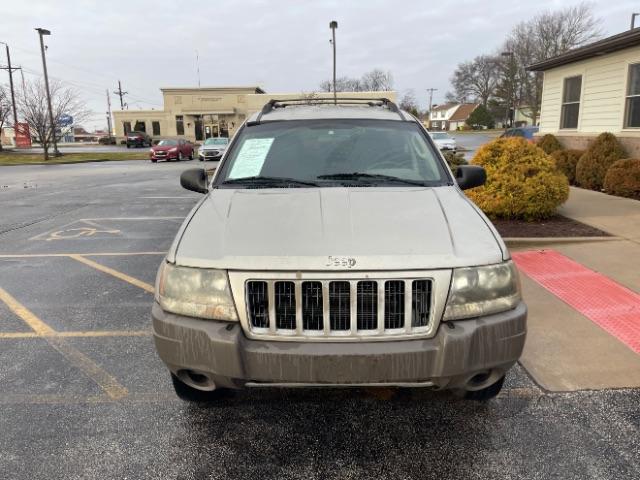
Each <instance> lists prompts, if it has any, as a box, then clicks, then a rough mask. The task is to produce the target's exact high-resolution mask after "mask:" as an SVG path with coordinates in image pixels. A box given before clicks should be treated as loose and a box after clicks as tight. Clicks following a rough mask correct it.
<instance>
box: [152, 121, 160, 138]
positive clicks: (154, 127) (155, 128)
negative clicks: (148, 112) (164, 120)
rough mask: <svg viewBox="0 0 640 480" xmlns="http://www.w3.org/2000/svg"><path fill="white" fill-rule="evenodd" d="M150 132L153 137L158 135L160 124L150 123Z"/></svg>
mask: <svg viewBox="0 0 640 480" xmlns="http://www.w3.org/2000/svg"><path fill="white" fill-rule="evenodd" d="M151 130H153V134H154V135H160V122H151Z"/></svg>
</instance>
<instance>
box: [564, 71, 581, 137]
mask: <svg viewBox="0 0 640 480" xmlns="http://www.w3.org/2000/svg"><path fill="white" fill-rule="evenodd" d="M581 90H582V75H578V76H577V77H569V78H565V79H564V88H563V91H562V113H561V115H560V128H578V115H579V114H580V91H581Z"/></svg>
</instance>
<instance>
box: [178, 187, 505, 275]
mask: <svg viewBox="0 0 640 480" xmlns="http://www.w3.org/2000/svg"><path fill="white" fill-rule="evenodd" d="M489 225H490V223H489V222H488V220H486V219H485V217H484V216H483V215H482V214H481V213H479V210H478V209H477V208H476V207H475V206H474V205H473V204H472V203H471V202H470V201H469V200H468V199H467V198H466V197H465V196H464V194H463V193H462V192H461V191H460V190H458V188H456V187H437V188H421V187H419V188H411V187H409V188H407V187H401V188H393V187H387V188H377V187H368V188H367V187H365V188H317V189H316V188H311V189H309V188H300V189H238V190H233V189H216V190H213V191H212V192H211V193H210V194H209V195H207V197H205V198H204V199H203V200H202V202H201V203H200V204H199V205H198V206H197V207H196V208H195V209H194V210H193V212H192V216H191V218H190V219H189V218H187V220H185V223H184V225H183V228H182V229H181V231H180V233H179V234H178V237H177V238H176V241H175V243H174V246H173V247H172V249H171V251H170V252H169V255H168V259H169V261H175V262H176V263H177V264H179V265H185V266H193V267H208V268H225V269H238V270H312V271H321V270H336V269H344V268H345V267H344V266H341V265H349V268H350V269H351V270H407V269H433V268H450V267H461V266H472V265H486V264H491V263H498V262H501V261H502V260H503V258H506V256H507V255H508V254H507V252H506V249H505V247H504V244H503V243H502V241H501V240H499V236H497V233H495V230H494V229H493V228H492V227H490V226H489ZM329 257H331V258H329Z"/></svg>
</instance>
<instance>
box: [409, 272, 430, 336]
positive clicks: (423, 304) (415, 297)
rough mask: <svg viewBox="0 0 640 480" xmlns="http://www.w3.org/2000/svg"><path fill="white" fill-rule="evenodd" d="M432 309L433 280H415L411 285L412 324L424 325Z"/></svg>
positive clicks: (414, 325) (427, 321)
mask: <svg viewBox="0 0 640 480" xmlns="http://www.w3.org/2000/svg"><path fill="white" fill-rule="evenodd" d="M430 311H431V282H430V281H429V280H414V281H413V282H412V287H411V326H412V327H424V326H426V325H427V324H428V323H429V312H430Z"/></svg>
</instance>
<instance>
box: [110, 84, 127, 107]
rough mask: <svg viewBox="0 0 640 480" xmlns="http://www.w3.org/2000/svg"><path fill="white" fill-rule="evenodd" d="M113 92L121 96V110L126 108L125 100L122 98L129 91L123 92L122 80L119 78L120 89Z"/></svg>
mask: <svg viewBox="0 0 640 480" xmlns="http://www.w3.org/2000/svg"><path fill="white" fill-rule="evenodd" d="M113 93H115V94H116V95H118V96H119V97H120V110H124V101H123V100H122V99H123V98H124V96H125V95H126V94H127V93H129V92H123V91H122V84H121V83H120V80H118V90H116V91H115V92H113Z"/></svg>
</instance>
